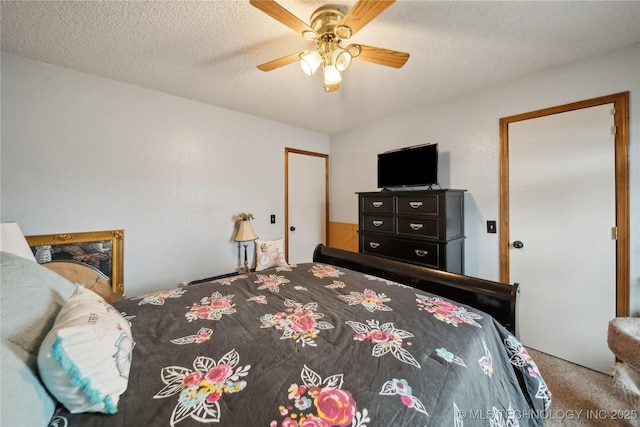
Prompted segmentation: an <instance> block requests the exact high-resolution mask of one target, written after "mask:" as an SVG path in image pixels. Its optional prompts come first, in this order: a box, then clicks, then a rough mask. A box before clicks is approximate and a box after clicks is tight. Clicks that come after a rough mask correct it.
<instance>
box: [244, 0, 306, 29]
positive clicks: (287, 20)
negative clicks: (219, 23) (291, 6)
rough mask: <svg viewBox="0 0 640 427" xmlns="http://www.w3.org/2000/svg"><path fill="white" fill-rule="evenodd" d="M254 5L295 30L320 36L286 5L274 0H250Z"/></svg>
mask: <svg viewBox="0 0 640 427" xmlns="http://www.w3.org/2000/svg"><path fill="white" fill-rule="evenodd" d="M249 3H251V5H252V6H255V7H257V8H258V9H260V10H261V11H263V12H264V13H266V14H267V15H269V16H270V17H272V18H273V19H275V20H276V21H279V22H281V23H283V24H284V25H286V26H287V27H289V28H291V29H292V30H293V31H296V32H298V33H300V34H302V35H304V33H313V34H315V35H316V37H317V36H318V34H317V33H316V32H315V31H313V29H312V28H311V27H309V26H308V25H307V24H305V23H304V22H302V21H301V20H300V19H298V18H297V17H296V16H295V15H294V14H293V13H291V12H289V11H288V10H287V9H285V8H284V7H282V6H280V5H279V4H278V3H276V2H275V1H273V0H250V2H249Z"/></svg>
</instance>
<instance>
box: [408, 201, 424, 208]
mask: <svg viewBox="0 0 640 427" xmlns="http://www.w3.org/2000/svg"><path fill="white" fill-rule="evenodd" d="M409 206H411V207H412V208H413V209H418V208H419V207H420V206H422V202H409Z"/></svg>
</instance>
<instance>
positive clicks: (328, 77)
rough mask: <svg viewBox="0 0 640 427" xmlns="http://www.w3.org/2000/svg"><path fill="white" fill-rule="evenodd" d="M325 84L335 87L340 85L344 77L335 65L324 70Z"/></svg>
mask: <svg viewBox="0 0 640 427" xmlns="http://www.w3.org/2000/svg"><path fill="white" fill-rule="evenodd" d="M323 70H324V84H325V85H327V86H331V85H335V84H337V83H340V81H341V80H342V77H341V76H340V71H338V69H337V68H336V66H335V65H325V66H324V68H323Z"/></svg>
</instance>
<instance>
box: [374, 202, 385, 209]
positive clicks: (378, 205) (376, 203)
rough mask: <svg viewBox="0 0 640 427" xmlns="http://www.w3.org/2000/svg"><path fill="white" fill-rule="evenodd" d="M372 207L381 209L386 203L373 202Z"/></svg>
mask: <svg viewBox="0 0 640 427" xmlns="http://www.w3.org/2000/svg"><path fill="white" fill-rule="evenodd" d="M371 205H372V206H373V207H374V208H379V207H380V206H382V205H384V202H371Z"/></svg>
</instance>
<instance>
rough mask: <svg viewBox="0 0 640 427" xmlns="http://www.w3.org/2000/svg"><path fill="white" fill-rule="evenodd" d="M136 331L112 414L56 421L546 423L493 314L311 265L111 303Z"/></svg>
mask: <svg viewBox="0 0 640 427" xmlns="http://www.w3.org/2000/svg"><path fill="white" fill-rule="evenodd" d="M113 305H114V307H115V308H116V309H118V310H119V311H120V312H122V313H124V316H125V317H126V318H127V319H128V320H129V322H130V323H131V327H132V332H133V336H134V339H135V342H136V345H135V347H134V350H133V359H132V364H131V372H130V374H129V385H128V389H127V391H126V392H125V393H124V394H123V395H122V396H121V398H120V402H119V405H118V412H117V413H116V414H114V415H103V414H69V413H68V412H66V411H64V410H61V411H60V412H59V414H57V416H56V417H55V418H54V419H53V421H52V423H51V425H52V426H61V427H62V426H65V425H69V426H92V427H100V426H174V425H176V426H194V425H204V424H207V423H215V424H212V425H222V426H265V427H329V426H352V427H365V426H369V427H373V426H394V427H400V426H407V427H409V426H411V427H415V426H417V427H421V426H469V425H472V426H473V425H482V426H485V425H486V426H488V425H491V426H494V425H495V426H507V425H509V426H517V425H520V426H525V425H527V426H528V425H535V426H537V425H543V424H544V421H543V417H542V415H543V414H544V409H545V408H546V407H548V405H549V403H550V398H551V395H550V393H549V391H548V389H547V387H546V385H545V382H544V380H543V379H542V377H541V376H540V373H539V371H538V369H537V367H536V364H535V363H534V361H533V360H531V358H530V357H529V355H528V354H527V351H526V349H525V348H524V347H523V346H522V345H521V344H520V343H519V342H518V341H517V340H516V339H515V337H513V336H512V335H511V334H510V333H509V332H508V331H507V330H506V329H505V328H503V327H502V326H501V325H500V324H498V322H496V321H495V320H494V319H493V318H491V317H490V316H488V315H487V314H485V313H483V312H480V311H477V310H475V309H473V308H472V307H468V306H464V305H462V304H458V303H456V302H455V301H450V300H443V299H442V298H439V297H438V296H437V295H432V294H429V293H426V292H423V291H419V290H416V289H413V288H410V287H408V286H404V285H401V284H398V283H394V282H390V281H387V280H382V279H377V278H375V277H372V276H367V275H364V274H361V273H357V272H353V271H350V270H347V269H344V268H336V267H332V266H329V265H324V264H317V263H308V264H299V265H297V266H289V267H284V268H279V269H277V270H276V269H273V270H267V271H263V272H259V273H252V274H248V275H241V276H235V277H231V278H226V279H220V280H216V281H212V282H207V283H201V284H198V285H192V286H189V287H186V288H178V289H173V290H168V291H164V292H156V293H152V294H148V295H145V296H141V297H135V298H129V299H126V300H121V301H118V302H116V303H114V304H113Z"/></svg>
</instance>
